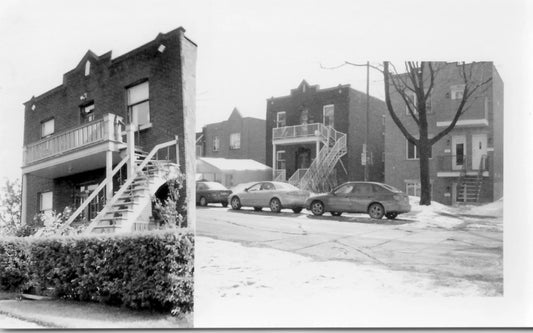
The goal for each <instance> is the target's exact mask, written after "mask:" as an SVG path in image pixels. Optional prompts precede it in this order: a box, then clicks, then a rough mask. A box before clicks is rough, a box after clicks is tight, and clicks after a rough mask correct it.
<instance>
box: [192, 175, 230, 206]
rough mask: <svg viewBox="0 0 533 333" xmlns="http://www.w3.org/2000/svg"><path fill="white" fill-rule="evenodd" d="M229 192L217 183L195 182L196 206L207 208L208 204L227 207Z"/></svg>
mask: <svg viewBox="0 0 533 333" xmlns="http://www.w3.org/2000/svg"><path fill="white" fill-rule="evenodd" d="M230 194H231V191H230V190H228V189H227V188H226V187H225V186H224V185H222V184H220V183H217V182H207V181H199V182H196V204H197V205H198V204H199V205H200V206H207V205H208V204H210V203H221V204H222V206H224V207H227V206H228V196H229V195H230Z"/></svg>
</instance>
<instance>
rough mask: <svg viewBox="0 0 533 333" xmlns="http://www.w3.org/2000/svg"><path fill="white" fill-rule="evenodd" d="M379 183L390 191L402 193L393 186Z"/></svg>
mask: <svg viewBox="0 0 533 333" xmlns="http://www.w3.org/2000/svg"><path fill="white" fill-rule="evenodd" d="M380 185H381V186H383V187H384V188H386V189H387V190H389V191H392V192H395V193H402V191H400V190H398V189H397V188H396V187H394V186H390V185H387V184H380Z"/></svg>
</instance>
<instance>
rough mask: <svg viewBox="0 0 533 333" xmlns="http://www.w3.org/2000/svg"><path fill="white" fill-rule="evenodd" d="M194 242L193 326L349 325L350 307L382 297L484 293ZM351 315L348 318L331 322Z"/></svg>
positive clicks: (371, 269)
mask: <svg viewBox="0 0 533 333" xmlns="http://www.w3.org/2000/svg"><path fill="white" fill-rule="evenodd" d="M196 242H197V247H196V262H195V267H196V274H195V326H196V327H202V326H204V327H206V326H207V327H227V326H239V327H256V326H267V327H268V326H282V327H291V326H302V325H304V326H307V327H309V326H315V325H317V326H335V327H339V326H345V325H347V326H350V325H354V324H364V320H366V319H362V318H355V317H354V314H355V313H357V311H358V310H357V309H358V308H360V310H363V309H366V306H372V305H375V306H378V305H379V306H380V307H383V306H386V305H385V304H384V303H383V302H385V303H387V306H388V305H391V304H395V303H400V304H401V303H402V302H405V301H406V298H409V297H415V298H417V297H420V296H423V297H424V298H426V297H432V296H433V297H441V296H462V297H463V296H484V294H483V287H482V286H480V285H479V282H476V283H472V282H470V281H467V280H462V279H457V278H451V277H440V278H438V280H436V278H434V277H431V276H430V275H428V274H424V273H416V272H406V271H392V270H389V269H387V268H386V267H376V266H368V265H361V264H355V263H351V262H343V261H326V262H323V261H315V260H313V259H311V258H309V257H304V256H301V255H297V254H293V253H290V252H285V251H280V250H275V249H270V248H251V247H244V246H243V245H240V244H238V243H233V242H227V241H220V240H214V239H211V238H206V237H197V238H196ZM376 303H377V304H376ZM382 303H383V304H382ZM366 310H368V309H366ZM344 312H346V313H344ZM352 317H353V318H354V320H356V321H348V322H343V321H339V319H340V318H343V319H349V318H352ZM368 320H370V318H369V319H368ZM374 323H375V322H374Z"/></svg>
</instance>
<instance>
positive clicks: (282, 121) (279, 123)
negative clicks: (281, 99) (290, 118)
mask: <svg viewBox="0 0 533 333" xmlns="http://www.w3.org/2000/svg"><path fill="white" fill-rule="evenodd" d="M285 126H287V114H286V113H285V111H281V112H278V113H276V127H285Z"/></svg>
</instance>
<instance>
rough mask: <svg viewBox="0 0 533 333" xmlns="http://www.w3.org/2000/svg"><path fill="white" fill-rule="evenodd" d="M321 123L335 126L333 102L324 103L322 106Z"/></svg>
mask: <svg viewBox="0 0 533 333" xmlns="http://www.w3.org/2000/svg"><path fill="white" fill-rule="evenodd" d="M326 119H327V121H326ZM322 123H323V124H324V126H326V127H331V128H334V127H335V104H326V105H324V106H323V107H322Z"/></svg>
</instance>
